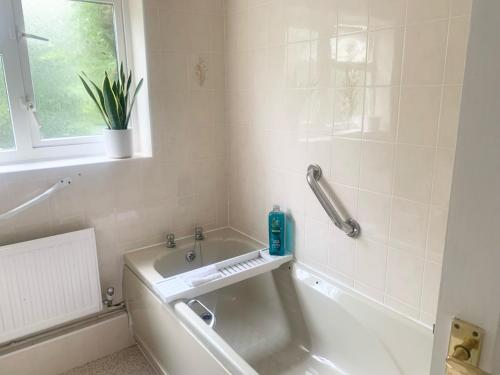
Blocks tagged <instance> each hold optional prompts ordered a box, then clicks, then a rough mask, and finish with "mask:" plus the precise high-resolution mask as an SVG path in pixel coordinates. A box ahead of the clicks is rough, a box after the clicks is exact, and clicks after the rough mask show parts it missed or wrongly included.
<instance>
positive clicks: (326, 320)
mask: <svg viewBox="0 0 500 375" xmlns="http://www.w3.org/2000/svg"><path fill="white" fill-rule="evenodd" d="M211 241H212V244H209V242H211ZM191 242H192V241H191ZM223 243H224V244H227V245H229V247H224V245H223ZM259 246H261V245H260V244H259V243H256V242H255V241H252V240H250V239H248V238H246V237H244V236H242V235H240V234H239V233H236V232H233V231H232V230H230V229H224V230H223V231H222V232H217V233H214V235H213V239H210V238H209V239H207V243H206V245H205V248H203V247H202V249H201V252H203V253H205V252H206V253H208V252H209V251H210V250H213V254H212V255H208V254H203V258H204V261H209V262H210V261H213V260H214V259H216V258H217V259H221V257H231V256H234V255H235V254H236V253H239V254H241V253H242V252H245V251H246V250H248V249H249V251H250V250H254V249H255V248H256V247H259ZM246 247H248V248H246ZM187 248H188V249H189V246H188V247H187ZM208 249H210V250H208ZM222 249H225V250H222ZM235 249H238V251H236V253H235V252H234V251H235ZM179 250H180V249H179ZM205 250H206V251H205ZM163 251H164V253H163V255H162V253H161V252H154V251H153V250H152V249H143V250H140V251H137V252H134V253H131V254H127V256H126V260H125V262H126V267H125V272H124V287H125V296H126V300H127V304H128V309H129V313H130V319H131V324H132V330H133V332H134V335H135V337H136V339H137V341H138V342H139V344H140V345H141V346H142V347H143V348H144V350H145V352H146V353H148V355H149V356H150V359H151V360H152V361H153V362H154V363H155V364H156V365H157V367H158V368H159V369H160V370H161V371H162V372H163V373H165V374H167V373H168V374H170V375H177V374H186V375H193V374H210V375H211V374H234V375H238V374H241V375H254V374H266V375H267V374H269V375H274V374H280V375H281V374H283V375H285V374H286V375H298V374H301V375H302V374H318V375H320V374H325V375H326V374H331V375H334V374H335V375H337V374H351V375H425V374H428V373H429V369H430V360H431V352H432V340H433V336H432V332H431V330H430V329H429V328H427V327H424V326H422V325H420V324H419V323H417V322H414V321H412V320H409V319H407V318H405V317H403V316H401V315H399V314H397V313H396V312H393V311H390V310H388V309H387V308H386V307H384V306H382V305H380V304H378V303H376V302H374V301H371V300H369V299H368V298H366V297H363V296H361V295H359V294H357V293H355V292H354V291H352V290H350V289H348V288H346V287H343V286H342V285H339V284H337V283H335V281H333V280H330V279H329V278H328V277H326V276H325V275H322V274H320V273H317V272H316V271H315V270H313V269H311V268H309V267H307V266H306V265H303V264H300V263H297V262H290V263H288V264H285V265H283V266H281V267H280V268H279V269H276V270H274V271H272V272H267V273H264V274H262V275H259V276H256V277H253V278H251V279H248V280H245V281H242V282H239V283H237V284H233V285H230V286H227V287H225V288H222V289H219V290H216V291H214V292H211V293H208V294H204V295H200V296H197V297H196V302H197V303H196V304H193V303H191V302H192V301H189V302H188V301H185V300H180V301H174V302H172V303H170V304H164V303H162V302H161V301H160V299H159V298H158V296H157V295H156V294H155V292H154V289H153V288H152V287H151V286H152V285H153V284H154V280H156V279H158V278H160V279H161V277H163V276H162V275H164V274H166V273H165V272H167V273H168V275H171V270H172V269H173V268H172V267H176V266H177V265H179V263H180V264H182V262H183V261H182V259H181V257H182V256H183V255H184V253H183V251H184V252H185V251H186V248H184V250H183V251H172V252H168V251H166V250H165V249H163ZM173 254H178V255H177V258H176V259H174V258H175V256H173ZM239 254H238V255H239ZM164 257H171V260H170V261H168V262H167V261H166V260H164V261H160V259H163V258H164ZM215 261H217V260H215ZM160 265H161V266H160ZM184 266H185V265H184ZM155 267H156V268H155ZM186 267H187V269H191V268H189V267H194V265H192V264H191V265H189V266H186ZM179 269H183V268H179ZM173 272H176V271H175V268H174V271H173ZM158 275H159V276H158ZM195 305H197V308H194V307H193V306H195ZM200 306H202V308H201V312H202V313H203V312H204V311H205V310H206V311H205V312H206V313H207V315H212V314H213V317H212V319H208V320H207V319H204V318H205V317H204V315H203V314H200Z"/></svg>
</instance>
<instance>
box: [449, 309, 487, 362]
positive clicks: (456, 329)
mask: <svg viewBox="0 0 500 375" xmlns="http://www.w3.org/2000/svg"><path fill="white" fill-rule="evenodd" d="M483 339H484V330H483V329H482V328H480V327H478V326H475V325H474V324H471V323H469V322H466V321H463V320H460V319H456V318H455V319H453V322H452V324H451V334H450V343H449V345H448V356H449V357H452V358H457V359H459V360H461V361H462V362H464V363H467V364H469V365H472V366H474V367H478V366H479V359H480V357H481V347H482V344H483ZM471 343H473V344H471ZM464 347H465V349H466V350H467V351H468V352H469V353H470V358H468V359H461V358H459V357H457V353H459V352H460V351H463V350H464V349H463V348H464Z"/></svg>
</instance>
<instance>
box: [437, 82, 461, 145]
mask: <svg viewBox="0 0 500 375" xmlns="http://www.w3.org/2000/svg"><path fill="white" fill-rule="evenodd" d="M461 99H462V87H461V86H444V88H443V104H442V107H441V116H440V120H439V135H438V147H443V148H450V149H454V148H455V146H456V144H457V132H458V120H459V115H460V103H461Z"/></svg>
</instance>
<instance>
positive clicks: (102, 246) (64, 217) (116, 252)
mask: <svg viewBox="0 0 500 375" xmlns="http://www.w3.org/2000/svg"><path fill="white" fill-rule="evenodd" d="M132 1H138V0H132ZM144 3H145V24H146V27H147V30H146V31H147V55H148V65H149V67H148V69H149V74H148V75H149V94H150V101H151V119H152V138H153V148H154V150H153V152H154V158H152V159H138V160H125V161H119V162H113V163H106V164H98V165H89V166H81V167H70V168H57V169H51V170H39V171H34V172H23V173H11V174H2V175H0V212H1V211H4V210H7V209H9V208H12V207H14V206H16V205H17V204H19V203H21V202H24V201H25V200H27V199H28V198H29V197H32V196H34V195H35V194H37V193H40V192H42V191H43V190H45V189H47V188H48V187H49V186H51V185H52V184H54V183H55V181H57V179H59V178H60V177H66V176H70V177H73V181H74V183H73V185H72V187H71V188H69V189H66V190H64V191H61V192H59V193H57V195H54V196H53V197H52V198H50V199H49V200H48V201H46V202H44V203H42V204H41V205H39V206H37V207H36V208H33V209H30V210H29V211H26V212H25V213H23V214H22V215H20V216H18V217H16V218H14V219H13V220H10V221H7V222H1V223H0V245H3V244H9V243H13V242H19V241H24V240H30V239H34V238H38V237H45V236H48V235H52V234H58V233H63V232H67V231H72V230H78V229H81V228H86V227H94V228H95V229H96V234H97V246H98V252H99V266H100V272H101V279H102V286H103V287H107V286H110V285H113V286H115V288H116V289H117V298H118V299H120V298H121V284H122V279H121V272H122V254H123V253H124V252H125V251H127V250H130V249H134V248H137V247H140V246H144V245H148V244H153V243H158V242H161V241H163V240H164V236H165V234H166V233H167V232H170V231H172V232H175V234H176V235H177V236H185V235H189V234H191V233H193V231H194V226H195V225H196V224H200V225H203V226H204V227H205V229H211V228H215V227H222V226H226V225H227V194H226V186H225V180H226V179H225V167H224V165H225V144H224V141H223V140H224V110H223V107H224V59H223V53H224V49H223V44H224V12H223V9H224V8H223V3H222V1H209V2H208V1H189V2H186V1H177V2H175V1H154V0H146V1H145V2H144ZM200 57H202V58H203V59H204V60H205V62H206V64H207V67H208V69H209V75H208V80H207V82H206V84H205V86H204V87H203V88H200V87H199V86H198V84H197V81H196V79H195V78H196V76H195V65H196V64H197V63H198V59H199V58H200Z"/></svg>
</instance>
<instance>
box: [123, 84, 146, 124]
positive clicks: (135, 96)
mask: <svg viewBox="0 0 500 375" xmlns="http://www.w3.org/2000/svg"><path fill="white" fill-rule="evenodd" d="M143 82H144V79H142V78H141V80H140V81H139V83H138V84H137V87H136V88H135V92H134V96H133V97H132V101H131V103H130V110H129V112H128V114H127V119H126V120H125V124H126V125H125V126H127V125H128V122H129V121H130V115H131V114H132V108H134V103H135V99H136V98H137V93H138V92H139V90H140V89H141V87H142V84H143Z"/></svg>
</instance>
